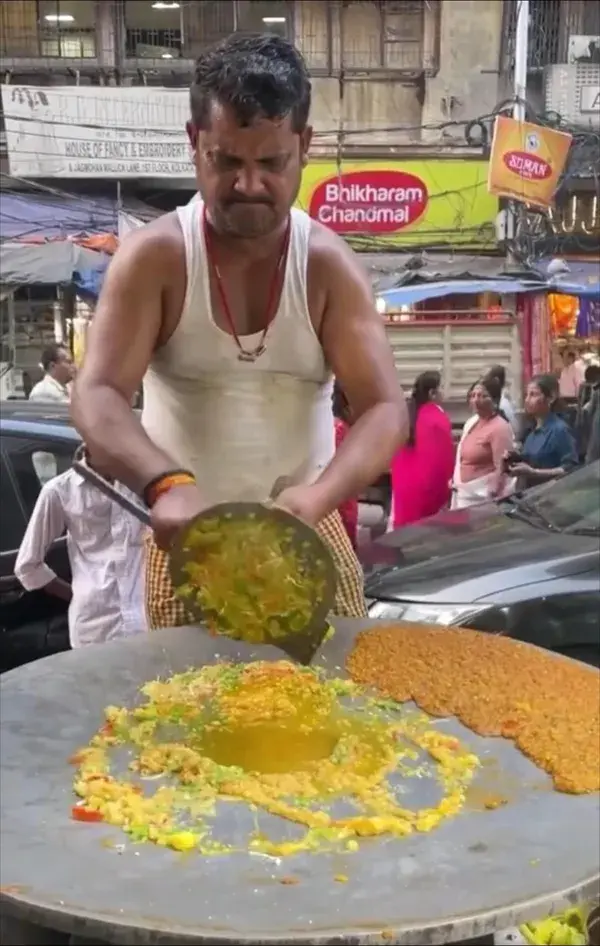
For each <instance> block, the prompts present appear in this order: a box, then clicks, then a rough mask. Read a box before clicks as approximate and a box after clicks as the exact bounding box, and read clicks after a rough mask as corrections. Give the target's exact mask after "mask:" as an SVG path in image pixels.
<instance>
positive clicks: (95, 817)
mask: <svg viewBox="0 0 600 946" xmlns="http://www.w3.org/2000/svg"><path fill="white" fill-rule="evenodd" d="M71 818H72V819H73V821H87V822H88V823H89V822H98V821H104V818H103V817H102V815H101V814H100V812H99V811H94V809H93V808H85V807H84V806H83V805H73V807H72V808H71Z"/></svg>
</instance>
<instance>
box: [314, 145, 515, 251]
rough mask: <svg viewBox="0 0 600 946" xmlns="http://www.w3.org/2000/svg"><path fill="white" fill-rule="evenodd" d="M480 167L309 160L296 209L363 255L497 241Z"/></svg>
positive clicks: (493, 202)
mask: <svg viewBox="0 0 600 946" xmlns="http://www.w3.org/2000/svg"><path fill="white" fill-rule="evenodd" d="M487 177H488V163H487V161H481V160H475V161H471V160H466V159H462V160H455V159H452V160H444V159H433V160H430V159H426V158H422V159H418V160H413V161H343V162H342V164H341V166H340V167H338V166H337V164H335V163H333V162H331V161H311V162H310V163H309V164H308V166H307V167H306V169H305V171H304V174H303V176H302V185H301V187H300V193H299V195H298V201H297V204H298V206H299V207H301V208H302V209H303V210H306V212H307V213H309V214H310V215H311V217H314V218H315V220H319V221H320V222H321V223H323V224H325V226H327V227H330V228H331V229H332V230H335V231H336V233H339V234H341V235H342V236H344V237H347V238H348V239H349V240H351V242H352V243H354V244H355V245H356V246H358V247H360V248H362V249H369V248H371V247H372V248H373V249H379V248H381V247H382V246H383V247H385V246H393V247H394V249H401V248H402V247H404V246H405V247H407V248H411V247H418V246H429V247H432V248H433V247H436V248H437V247H439V248H440V249H443V248H444V247H445V246H448V247H450V246H459V245H460V246H462V245H470V246H475V247H478V248H484V247H489V248H490V249H491V248H492V247H493V246H494V244H495V242H496V237H495V230H494V219H495V217H496V214H497V213H498V199H497V198H496V197H494V196H492V195H491V194H489V192H488V189H487Z"/></svg>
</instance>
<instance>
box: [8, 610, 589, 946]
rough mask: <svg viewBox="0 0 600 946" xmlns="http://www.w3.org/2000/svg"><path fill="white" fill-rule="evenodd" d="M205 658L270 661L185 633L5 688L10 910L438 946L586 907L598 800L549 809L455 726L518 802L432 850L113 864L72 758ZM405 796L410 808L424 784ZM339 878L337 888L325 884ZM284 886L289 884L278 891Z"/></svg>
mask: <svg viewBox="0 0 600 946" xmlns="http://www.w3.org/2000/svg"><path fill="white" fill-rule="evenodd" d="M373 623H375V622H369V621H349V620H340V621H337V622H336V634H335V636H334V637H333V638H332V639H331V640H330V641H328V642H327V643H326V644H325V645H324V647H323V649H322V651H321V653H320V655H319V656H318V657H317V659H316V661H315V663H320V664H321V665H323V666H325V667H326V668H327V669H328V670H329V671H330V672H331V673H332V675H339V673H340V670H339V668H341V667H342V666H343V663H344V658H345V655H346V653H347V652H348V650H349V648H350V647H351V645H352V642H353V640H354V638H355V636H356V634H357V633H358V631H359V630H361V629H363V628H365V627H367V626H370V625H371V624H373ZM217 655H219V656H220V658H224V657H229V658H235V659H239V660H242V661H247V660H251V659H256V658H259V659H280V657H281V654H280V653H279V652H277V651H275V650H274V649H270V648H264V649H262V650H254V651H253V650H252V649H251V648H249V647H247V646H245V645H241V644H237V643H235V642H232V641H226V640H224V639H219V640H217V641H215V640H213V639H211V638H209V637H208V636H206V635H204V634H202V633H201V632H199V631H198V629H197V628H180V629H177V630H165V631H159V632H155V633H152V634H150V635H147V636H141V637H138V638H133V639H129V640H126V641H121V642H117V643H114V644H105V645H102V646H97V647H89V648H85V649H81V650H78V651H75V652H72V653H69V654H61V655H58V656H55V657H50V658H47V659H46V660H43V661H39V662H37V663H34V664H30V665H28V666H26V667H22V668H20V669H19V670H15V671H12V672H10V673H8V674H5V675H4V676H3V677H2V680H1V684H0V689H1V702H0V726H1V731H0V759H1V791H0V806H1V829H2V843H1V845H0V878H1V884H2V900H3V904H2V905H3V909H4V910H6V911H7V912H9V913H11V914H13V915H15V916H18V917H20V918H22V919H24V920H28V921H31V922H35V923H40V924H44V925H46V926H51V927H53V928H55V929H58V930H64V931H66V932H77V933H78V934H80V935H87V936H91V937H98V938H100V939H102V940H105V941H107V942H114V943H121V944H133V943H138V944H149V946H150V944H175V943H255V944H258V943H262V944H266V943H289V944H291V943H296V944H300V943H311V944H312V943H314V944H317V943H318V944H325V943H344V944H362V943H369V944H371V943H382V944H389V943H412V944H434V943H447V942H456V941H458V940H461V939H465V938H469V937H475V936H480V935H484V934H486V933H489V932H492V931H494V930H496V929H501V928H504V927H507V926H511V925H514V924H516V923H517V922H520V921H523V920H527V919H534V918H538V917H540V916H543V915H546V914H547V913H548V912H550V911H554V910H557V909H561V908H563V907H564V906H565V905H566V904H570V903H573V902H576V901H578V900H581V899H588V898H590V897H593V896H595V895H597V893H598V889H599V875H600V865H599V861H600V857H599V852H598V836H599V831H600V818H599V797H598V796H597V795H587V796H578V797H571V796H568V795H563V794H559V793H557V792H554V791H552V790H551V788H550V782H549V779H548V778H547V777H546V776H545V775H544V774H543V773H540V772H539V770H537V769H536V768H535V766H533V765H532V764H531V763H530V762H529V761H528V760H527V759H525V758H524V757H523V756H522V755H521V753H519V752H518V751H517V750H516V749H515V748H514V747H513V746H512V744H511V743H509V742H507V741H505V740H502V739H482V738H479V737H476V736H474V735H473V734H472V733H469V732H467V731H466V730H465V729H464V728H463V727H462V726H461V725H459V724H458V723H457V722H456V721H455V720H448V721H444V722H443V723H441V724H440V725H441V726H442V728H443V729H445V731H447V732H453V733H455V734H456V735H458V736H460V737H461V738H463V739H466V740H467V741H468V742H469V744H470V745H471V746H472V747H473V750H474V751H475V752H476V753H477V754H478V755H479V756H480V757H482V758H484V759H486V758H488V759H489V758H492V759H494V760H495V761H494V765H495V766H496V768H497V770H498V771H499V772H501V780H502V782H503V783H505V784H509V783H510V784H511V785H513V786H514V790H513V791H511V793H510V795H511V797H510V799H509V804H508V805H506V806H505V807H501V808H498V809H497V810H494V811H484V810H480V809H478V808H476V807H470V806H467V807H466V809H464V810H463V812H462V813H461V814H460V815H459V816H458V817H456V818H454V819H452V820H449V821H446V822H444V823H443V824H442V825H441V827H439V828H438V829H437V830H436V831H434V832H432V833H431V834H417V835H413V836H411V837H408V838H406V839H403V840H395V841H393V840H377V841H371V842H367V843H365V844H363V845H362V846H361V849H360V852H359V853H356V854H352V853H348V854H347V853H334V854H323V853H321V854H317V855H299V856H296V857H292V858H286V859H284V860H282V861H281V862H280V863H278V862H276V861H273V860H270V859H265V858H262V857H259V856H253V855H250V854H234V855H228V856H225V857H216V858H215V857H213V858H204V857H201V856H195V855H192V856H186V857H182V856H181V855H178V854H175V853H174V852H171V851H167V850H165V849H161V848H157V847H155V846H153V845H141V846H131V845H129V844H126V846H125V850H123V851H122V852H120V849H119V848H118V847H115V846H114V842H116V843H117V844H118V843H119V842H125V841H126V838H125V836H124V835H122V834H120V832H119V831H118V830H117V829H115V828H111V827H109V826H106V825H86V824H80V823H76V822H73V821H72V820H71V819H70V808H71V805H72V801H73V799H72V794H71V791H72V789H71V786H72V779H73V769H72V767H71V766H69V765H68V763H67V758H68V757H69V755H70V754H71V753H72V752H73V751H74V750H76V749H77V748H79V747H81V746H83V745H84V744H85V743H87V741H88V740H89V738H90V737H91V736H92V734H93V733H94V731H95V730H96V729H97V728H98V725H99V723H100V722H101V719H102V712H103V709H104V707H105V706H106V705H107V704H109V703H112V704H117V705H132V704H133V703H135V702H136V701H137V700H138V699H139V697H138V689H139V687H140V686H141V685H142V684H143V683H145V682H146V681H147V680H149V679H152V678H155V677H157V676H159V675H161V676H164V675H167V674H170V673H173V672H177V671H182V670H185V669H187V668H188V667H190V666H200V665H202V664H205V663H212V662H214V661H215V660H216V659H219V658H218V656H217ZM482 771H483V770H482ZM478 777H479V776H478ZM482 777H483V776H482ZM412 781H413V782H414V783H415V785H416V788H415V787H414V786H412V787H411V791H413V792H416V793H417V796H416V802H417V804H418V803H419V798H418V793H419V792H420V791H421V789H420V787H419V784H420V783H419V780H418V779H413V780H412ZM423 791H425V786H423ZM412 798H413V800H415V796H412ZM421 804H427V799H426V798H425V797H423V798H421ZM217 820H218V821H219V822H220V826H221V829H223V830H224V831H225V833H226V834H229V836H230V837H232V838H235V837H236V836H237V837H239V836H240V834H243V836H246V834H247V831H248V829H249V827H250V824H249V822H248V813H247V810H246V809H245V808H244V806H242V805H233V804H226V803H224V804H223V806H222V807H220V808H219V814H218V819H217ZM283 830H286V828H285V827H284V828H283ZM290 830H291V829H290ZM340 874H344V875H346V876H347V878H348V881H347V883H337V882H336V881H335V879H334V878H335V876H336V875H340ZM290 876H293V877H294V878H295V879H296V880H297V881H298V882H297V883H294V884H285V883H283V884H282V880H283V879H284V878H289V877H290Z"/></svg>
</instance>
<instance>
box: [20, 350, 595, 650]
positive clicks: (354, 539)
mask: <svg viewBox="0 0 600 946" xmlns="http://www.w3.org/2000/svg"><path fill="white" fill-rule="evenodd" d="M43 363H44V367H45V369H46V370H45V374H44V377H43V379H42V380H41V381H40V382H38V384H37V385H36V386H35V387H34V388H33V390H32V393H31V396H30V399H31V400H34V401H38V402H46V403H57V402H60V403H68V402H69V399H70V385H71V382H72V381H73V378H74V375H75V369H74V366H73V362H72V359H71V357H70V353H69V352H68V349H66V348H64V347H63V346H60V345H57V346H54V347H52V348H51V349H49V350H48V351H47V352H45V353H44V358H43ZM571 365H572V362H571V361H569V362H568V367H569V368H570V367H571ZM581 377H582V380H581V383H580V384H579V388H578V390H577V400H575V399H574V398H572V399H571V401H572V402H575V404H576V411H575V414H573V412H571V413H572V416H574V417H575V422H574V423H572V424H569V423H568V422H567V421H566V420H565V419H564V416H563V413H564V401H563V399H561V395H560V390H561V383H560V379H559V378H558V377H557V376H556V375H551V374H542V375H538V376H536V377H534V378H532V380H531V381H530V383H529V384H528V386H527V389H526V393H525V399H524V416H520V415H519V412H518V411H517V410H516V408H515V405H514V404H513V402H512V400H511V398H510V396H509V395H508V392H507V385H506V372H505V369H504V367H503V366H502V365H495V366H493V367H491V368H490V369H489V370H488V371H486V372H485V373H484V374H483V375H482V377H481V378H479V379H478V380H477V381H476V382H475V383H474V384H473V385H472V386H471V388H470V389H469V391H468V394H467V399H468V403H469V405H470V409H471V413H470V416H469V418H468V419H467V421H466V423H465V424H464V426H463V429H462V431H461V433H460V436H459V439H458V443H456V442H455V439H456V438H455V436H454V432H453V428H452V423H451V420H450V416H449V415H448V413H447V412H446V411H445V410H444V408H443V406H442V403H441V384H442V378H441V374H440V373H439V372H438V371H425V372H423V373H422V374H420V375H419V376H418V377H417V378H416V379H415V382H414V385H413V388H412V391H411V393H410V396H409V398H408V400H407V406H408V435H407V439H406V442H405V443H404V445H403V446H402V447H401V448H400V449H399V450H398V451H397V452H396V454H395V455H394V457H393V459H392V462H391V469H390V478H391V508H390V509H389V510H386V512H387V513H388V514H389V515H388V523H387V528H388V529H390V530H391V529H396V528H399V527H402V526H406V525H410V524H413V523H417V522H419V521H421V520H423V519H425V518H427V517H428V516H433V515H435V514H436V513H438V512H439V511H441V510H442V509H444V508H453V509H462V508H465V507H468V506H471V505H474V504H476V503H482V502H486V501H488V500H491V499H496V498H500V497H503V496H507V495H509V494H510V493H511V492H514V491H515V490H521V489H525V488H528V487H530V486H533V485H536V484H538V483H543V482H546V481H548V480H551V479H554V478H557V477H560V476H563V475H564V474H565V473H567V472H569V470H571V469H573V467H574V466H576V465H577V464H578V463H579V462H582V461H584V460H585V459H587V460H591V459H597V458H598V453H599V450H598V444H599V442H600V409H599V404H600V368H598V367H597V366H589V367H588V368H587V369H585V370H584V372H583V373H582V375H581ZM563 388H564V384H563ZM332 408H333V415H334V421H335V442H336V449H340V448H341V446H342V444H343V443H344V441H345V439H346V437H347V436H348V433H349V431H350V430H351V429H352V425H353V416H352V410H351V407H350V404H349V401H348V398H347V397H346V395H345V394H344V391H343V389H342V387H341V385H340V384H339V383H338V382H336V383H335V385H334V388H333V397H332ZM582 431H583V432H584V433H585V436H583V435H582ZM594 445H595V446H594ZM590 447H591V448H592V450H591V452H590ZM584 448H585V449H584ZM594 450H595V453H594ZM79 460H80V462H83V463H89V462H90V460H89V457H88V456H87V455H86V454H85V453H83V452H82V453H81V455H80V457H79ZM98 471H99V472H101V473H103V475H105V476H106V478H107V479H108V480H109V481H111V482H113V484H114V485H115V487H116V488H117V489H122V490H123V491H125V492H126V493H128V494H129V495H130V496H132V495H133V494H132V493H131V492H130V491H129V490H128V489H127V487H124V486H122V485H121V484H119V483H118V482H116V481H114V478H113V477H112V476H111V475H110V472H109V471H107V470H102V468H100V469H99V470H98ZM359 510H360V503H359V498H358V496H356V497H354V498H349V499H347V500H346V501H344V502H343V503H341V504H340V505H339V507H338V513H339V516H340V519H341V522H342V524H343V527H344V529H345V532H346V534H347V537H348V539H349V540H350V544H351V546H352V549H353V550H354V551H357V550H358V546H359V538H358V535H359V520H360V511H359ZM65 532H66V535H67V541H68V552H69V558H70V564H71V570H72V583H71V584H70V585H68V584H67V583H65V582H64V581H62V580H61V579H59V578H58V577H57V576H56V575H55V573H54V572H53V571H52V570H51V568H50V567H49V566H48V565H47V563H46V557H47V553H48V550H49V549H50V547H51V545H52V543H53V542H54V541H55V540H56V539H57V538H58V537H59V536H60V535H62V534H64V533H65ZM145 556H146V549H145V535H144V527H143V526H141V525H140V523H139V521H138V520H137V519H135V518H134V517H133V516H131V515H130V514H129V513H127V512H125V511H124V510H123V509H121V508H120V507H118V506H117V505H116V504H115V503H114V501H112V500H111V499H109V498H107V497H106V496H105V495H104V494H103V493H101V492H100V491H99V490H98V489H97V488H96V487H94V486H93V485H91V484H90V483H88V482H87V481H86V480H85V479H83V478H82V476H81V475H80V474H79V473H77V472H76V471H75V470H69V471H67V472H65V473H63V474H61V475H59V476H56V477H53V478H52V479H51V480H49V481H48V482H47V483H45V484H44V485H43V486H42V490H41V492H40V495H39V498H38V501H37V504H36V507H35V509H34V512H33V514H32V517H31V520H30V522H29V525H28V528H27V531H26V533H25V536H24V539H23V542H22V545H21V549H20V551H19V555H18V558H17V562H16V567H15V573H16V575H17V577H18V578H19V580H20V581H21V583H22V584H23V586H24V587H25V588H26V589H27V590H30V591H34V590H39V589H41V588H45V589H46V590H47V591H48V592H49V593H51V594H53V595H56V596H57V597H59V598H62V599H64V600H67V601H69V602H71V604H70V628H71V644H72V646H74V647H79V646H82V645H85V644H88V643H95V642H97V641H99V640H110V639H114V638H116V637H120V636H126V635H129V634H133V633H138V632H143V631H146V630H147V629H148V626H149V622H148V619H147V613H146V606H145V590H144V586H145V581H146V572H147V568H146V567H145Z"/></svg>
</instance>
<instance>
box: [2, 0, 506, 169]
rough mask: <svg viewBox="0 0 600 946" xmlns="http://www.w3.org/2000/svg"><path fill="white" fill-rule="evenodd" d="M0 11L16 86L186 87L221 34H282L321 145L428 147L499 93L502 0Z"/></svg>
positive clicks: (108, 1)
mask: <svg viewBox="0 0 600 946" xmlns="http://www.w3.org/2000/svg"><path fill="white" fill-rule="evenodd" d="M0 15H1V23H0V32H1V39H0V54H1V56H2V69H3V81H4V82H10V83H13V84H17V85H20V84H23V85H25V84H27V85H48V86H52V85H81V86H86V85H92V86H102V87H113V86H125V87H131V86H139V85H147V86H163V87H167V88H177V87H184V86H186V85H188V84H189V82H190V79H191V76H192V73H193V65H194V59H195V57H196V56H197V55H198V53H199V52H200V51H201V50H202V48H203V47H204V46H206V45H207V44H209V43H211V42H213V41H214V40H216V39H219V38H220V37H223V36H226V35H228V34H229V33H231V32H232V31H234V30H241V31H256V30H265V29H267V30H276V31H277V32H281V33H284V34H285V35H287V36H289V37H290V38H291V39H293V40H294V41H295V42H296V43H297V45H298V47H299V48H300V49H301V50H302V52H303V54H304V56H305V57H306V61H307V63H308V65H309V68H310V69H311V72H312V74H313V78H314V108H313V120H314V125H315V129H316V132H317V138H318V140H317V142H316V147H317V151H318V150H319V149H321V150H322V151H323V152H328V151H329V152H332V151H333V150H334V149H337V148H338V146H339V138H340V135H341V136H342V138H343V144H344V149H345V150H346V151H347V152H354V153H362V152H363V151H365V150H366V151H367V152H368V153H369V155H370V156H373V155H374V154H375V153H376V152H377V149H380V150H381V153H385V155H386V156H387V154H389V148H390V147H392V148H396V147H402V146H405V145H407V144H410V145H411V146H414V145H415V144H421V145H423V146H426V147H428V148H430V147H431V146H433V145H435V144H437V142H438V141H439V140H440V135H441V133H440V131H439V127H438V126H440V125H442V124H443V123H445V122H448V123H449V124H448V128H449V129H452V127H453V126H452V122H456V121H460V120H461V119H470V118H474V117H477V116H479V115H483V114H486V113H489V112H490V111H491V109H492V108H493V107H494V105H495V104H496V102H497V87H498V66H499V57H500V35H501V27H502V15H503V3H502V2H501V0H490V2H489V3H486V4H481V3H479V2H477V0H388V2H352V0H343V2H337V0H296V2H287V0H270V2H269V0H267V2H260V0H217V2H211V0H182V2H180V3H176V2H169V0H162V2H161V0H158V2H157V0H100V2H94V0H11V2H10V3H3V4H1V5H0ZM107 94H108V93H107ZM442 140H443V141H444V143H448V141H452V143H453V144H454V145H455V146H456V145H457V144H458V143H459V142H460V143H464V137H463V138H462V141H461V135H460V134H445V135H444V136H443V137H442Z"/></svg>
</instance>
